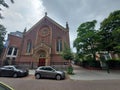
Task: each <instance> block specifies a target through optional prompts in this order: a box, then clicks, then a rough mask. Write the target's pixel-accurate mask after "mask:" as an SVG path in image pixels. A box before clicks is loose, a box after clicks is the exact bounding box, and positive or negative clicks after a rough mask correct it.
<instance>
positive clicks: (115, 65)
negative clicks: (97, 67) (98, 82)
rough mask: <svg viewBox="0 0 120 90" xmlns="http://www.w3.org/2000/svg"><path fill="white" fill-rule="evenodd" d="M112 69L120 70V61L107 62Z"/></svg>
mask: <svg viewBox="0 0 120 90" xmlns="http://www.w3.org/2000/svg"><path fill="white" fill-rule="evenodd" d="M106 63H107V64H108V66H109V68H110V69H120V60H113V59H112V60H108V61H106Z"/></svg>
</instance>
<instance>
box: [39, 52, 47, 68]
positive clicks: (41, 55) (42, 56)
mask: <svg viewBox="0 0 120 90" xmlns="http://www.w3.org/2000/svg"><path fill="white" fill-rule="evenodd" d="M45 64H46V52H45V51H43V50H41V51H40V52H39V62H38V66H45Z"/></svg>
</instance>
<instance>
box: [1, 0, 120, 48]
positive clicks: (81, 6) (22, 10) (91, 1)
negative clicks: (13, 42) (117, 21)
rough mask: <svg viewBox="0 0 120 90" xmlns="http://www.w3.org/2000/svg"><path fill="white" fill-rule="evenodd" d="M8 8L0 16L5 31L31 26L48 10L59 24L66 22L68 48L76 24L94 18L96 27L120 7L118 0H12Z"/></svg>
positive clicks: (49, 14) (72, 39) (74, 33)
mask: <svg viewBox="0 0 120 90" xmlns="http://www.w3.org/2000/svg"><path fill="white" fill-rule="evenodd" d="M6 1H7V3H9V6H10V8H9V9H6V8H4V7H3V8H4V9H3V10H4V11H2V15H3V16H4V17H5V19H4V20H0V23H2V24H3V25H4V26H5V27H6V28H7V32H8V33H9V32H14V31H21V32H23V30H24V28H25V27H27V29H28V30H29V28H31V27H32V26H33V25H34V24H35V23H37V22H38V21H39V20H40V19H41V18H42V17H43V16H44V13H45V12H47V13H48V16H49V17H50V18H52V19H53V20H55V21H56V22H58V23H59V24H60V25H62V26H64V27H65V25H66V21H67V22H68V23H69V28H70V43H71V48H72V47H73V46H72V43H73V41H74V39H75V38H76V36H77V33H76V30H77V28H78V26H79V25H80V24H81V23H83V22H86V21H91V20H95V19H96V20H97V21H98V24H97V28H99V24H100V22H101V21H102V20H103V19H105V18H106V17H108V15H109V14H110V13H111V12H113V11H114V10H119V9H120V0H14V1H15V3H14V4H11V3H10V2H9V1H10V0H6Z"/></svg>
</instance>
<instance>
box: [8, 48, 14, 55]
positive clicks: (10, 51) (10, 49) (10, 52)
mask: <svg viewBox="0 0 120 90" xmlns="http://www.w3.org/2000/svg"><path fill="white" fill-rule="evenodd" d="M12 51H13V47H10V48H9V50H8V55H11V54H12Z"/></svg>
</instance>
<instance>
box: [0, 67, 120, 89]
mask: <svg viewBox="0 0 120 90" xmlns="http://www.w3.org/2000/svg"><path fill="white" fill-rule="evenodd" d="M74 73H75V75H70V76H69V77H67V78H66V79H65V80H60V81H57V80H52V79H40V80H36V79H35V78H34V75H33V74H34V70H30V75H29V76H27V77H23V78H3V77H0V81H2V82H4V83H6V84H8V85H10V86H11V87H13V88H14V89H15V90H120V71H111V73H110V74H108V73H107V72H106V71H96V70H86V69H83V68H81V67H78V66H74Z"/></svg>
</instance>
